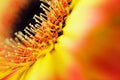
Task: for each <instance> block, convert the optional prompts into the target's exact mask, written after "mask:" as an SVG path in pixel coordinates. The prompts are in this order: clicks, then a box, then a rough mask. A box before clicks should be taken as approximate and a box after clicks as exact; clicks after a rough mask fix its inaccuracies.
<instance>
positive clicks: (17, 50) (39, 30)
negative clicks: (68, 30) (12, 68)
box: [0, 0, 71, 65]
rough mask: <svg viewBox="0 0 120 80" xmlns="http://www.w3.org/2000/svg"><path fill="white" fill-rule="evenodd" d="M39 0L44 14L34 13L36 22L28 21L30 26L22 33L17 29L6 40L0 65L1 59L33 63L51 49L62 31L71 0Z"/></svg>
mask: <svg viewBox="0 0 120 80" xmlns="http://www.w3.org/2000/svg"><path fill="white" fill-rule="evenodd" d="M40 1H42V2H43V3H41V5H40V8H42V9H43V11H44V12H45V14H43V13H40V15H34V17H33V19H34V20H35V22H36V24H31V23H30V24H29V26H30V28H28V27H26V28H25V29H24V33H23V32H21V31H18V32H16V33H15V35H16V37H15V38H14V39H13V38H11V39H7V40H6V44H5V46H4V49H3V50H1V51H0V64H1V65H3V64H2V61H4V62H9V63H14V64H25V63H27V62H32V63H34V62H35V61H36V60H37V59H38V58H39V57H41V56H43V55H45V54H46V53H49V52H50V51H51V50H53V48H54V44H55V43H56V42H57V38H58V37H59V34H60V33H61V32H62V27H63V22H64V21H65V19H66V16H67V15H68V14H69V10H70V9H69V3H70V2H71V0H40ZM44 3H45V4H48V5H49V7H48V6H46V5H45V4H44Z"/></svg>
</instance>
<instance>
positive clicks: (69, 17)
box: [0, 0, 120, 80]
mask: <svg viewBox="0 0 120 80" xmlns="http://www.w3.org/2000/svg"><path fill="white" fill-rule="evenodd" d="M41 1H42V4H41V5H40V8H42V9H43V13H40V14H38V15H37V14H34V16H33V19H34V21H35V23H34V24H33V23H29V24H28V25H27V26H29V27H25V29H24V30H23V31H17V32H15V37H14V38H10V39H6V40H5V44H1V45H4V46H2V47H1V51H0V79H1V80H94V79H95V80H119V75H120V74H119V72H120V64H119V57H117V56H119V55H120V53H119V52H120V48H119V45H120V44H119V34H120V33H119V30H120V29H119V18H118V16H120V15H119V11H118V10H119V5H118V6H115V5H114V4H117V3H119V1H118V2H117V0H114V1H107V0H104V1H103V0H102V1H101V0H97V1H94V0H90V1H88V0H81V1H79V0H73V1H71V0H41ZM23 3H24V4H26V5H27V3H28V2H23ZM111 5H112V7H111ZM111 9H112V10H111ZM71 10H72V11H71ZM70 11H71V13H70ZM112 11H114V12H112ZM7 20H9V19H7ZM8 36H9V35H8ZM3 37H4V36H3ZM111 38H112V39H111ZM3 40H4V39H3ZM3 40H1V41H3ZM111 56H112V57H111Z"/></svg>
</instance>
